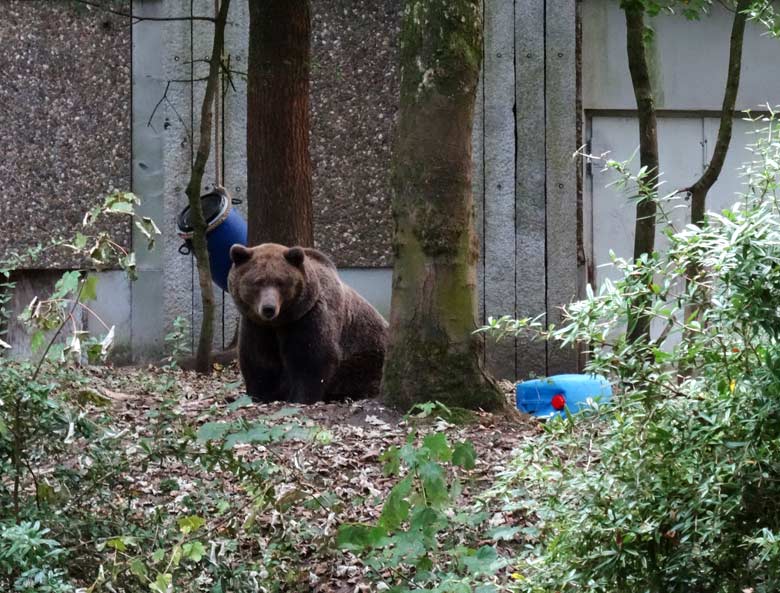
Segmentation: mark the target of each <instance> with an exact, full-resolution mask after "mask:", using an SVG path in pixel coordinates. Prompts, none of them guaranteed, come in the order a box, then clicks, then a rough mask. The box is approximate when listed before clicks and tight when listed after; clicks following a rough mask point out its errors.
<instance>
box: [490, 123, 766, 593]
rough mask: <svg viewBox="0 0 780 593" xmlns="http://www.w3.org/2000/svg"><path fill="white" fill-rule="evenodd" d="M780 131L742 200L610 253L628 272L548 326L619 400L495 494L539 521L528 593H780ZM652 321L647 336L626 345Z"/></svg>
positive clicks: (521, 460)
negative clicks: (699, 222) (658, 239)
mask: <svg viewBox="0 0 780 593" xmlns="http://www.w3.org/2000/svg"><path fill="white" fill-rule="evenodd" d="M768 124H769V126H770V128H769V130H768V131H767V132H766V133H764V134H763V136H762V137H761V139H760V140H759V142H758V143H757V144H756V146H755V147H754V154H755V161H754V162H753V163H751V164H750V165H749V166H748V167H747V168H746V171H747V172H748V174H749V176H748V179H747V193H746V195H745V196H744V197H743V200H742V201H741V202H740V203H738V204H736V205H735V206H734V207H733V208H731V209H729V210H726V211H723V212H721V213H719V214H716V213H713V214H710V215H709V216H708V219H707V221H706V223H705V224H704V225H703V226H702V227H701V228H698V227H696V226H693V225H688V226H687V227H686V228H684V229H682V230H680V231H678V232H674V230H673V229H671V228H670V229H669V231H668V247H667V249H666V250H665V251H664V252H656V253H653V254H652V255H650V256H645V257H642V258H641V259H639V260H637V261H635V262H630V261H625V260H622V259H619V258H614V262H613V263H614V265H615V266H616V267H617V269H618V270H619V271H620V279H619V280H617V281H615V282H610V281H605V283H604V285H603V286H602V287H601V288H600V290H599V291H598V292H597V293H596V292H593V291H590V292H589V293H588V295H587V298H586V299H585V300H583V301H581V302H578V303H574V304H572V305H570V306H569V307H567V309H566V316H567V317H566V321H565V323H564V324H563V325H562V326H561V327H560V328H558V329H555V328H553V329H548V330H546V331H545V332H544V333H545V334H546V335H547V336H548V337H550V338H553V339H557V340H560V341H562V342H563V343H564V344H569V343H575V342H576V343H580V344H584V345H585V347H586V348H588V349H589V356H590V361H589V364H588V370H590V371H593V372H597V373H603V374H608V375H610V376H612V377H613V378H614V379H615V381H616V385H617V388H618V391H619V394H618V396H617V397H616V399H615V401H614V403H612V404H610V405H607V406H602V407H601V408H600V409H597V410H595V411H593V412H590V413H583V414H581V415H578V416H576V417H575V418H574V420H572V421H563V420H558V421H553V422H550V423H548V424H547V425H546V427H545V428H546V431H545V435H544V436H543V437H542V438H541V439H539V440H537V441H535V442H534V443H533V444H532V445H530V446H528V447H527V448H525V449H524V450H523V451H522V452H521V453H520V455H519V456H518V458H517V459H516V460H515V461H514V463H513V466H512V468H510V469H509V470H508V471H507V472H506V473H505V475H504V476H502V479H501V480H500V481H499V483H498V485H497V486H496V488H495V489H494V491H493V492H492V494H491V496H492V498H493V499H494V500H496V501H500V503H501V504H503V505H504V507H505V509H504V510H505V511H511V512H512V513H515V514H517V515H521V516H522V517H524V519H525V522H527V524H528V527H527V528H526V530H525V531H524V538H525V542H526V544H527V547H526V548H525V551H524V553H523V554H522V555H521V556H520V557H519V558H518V559H517V571H518V577H519V578H518V581H517V589H518V590H520V591H527V592H534V593H537V592H542V591H561V592H564V591H588V592H593V593H596V592H599V593H601V592H603V593H617V592H623V591H642V592H651V593H656V592H657V593H661V592H664V593H674V592H680V593H683V592H688V591H695V592H698V593H727V592H732V591H744V590H750V591H755V592H756V593H769V592H770V591H776V590H778V587H779V586H780V555H778V554H780V547H778V545H777V543H776V537H777V534H778V533H780V504H778V501H780V465H778V459H780V429H779V428H778V427H780V422H778V421H779V420H780V398H778V393H780V373H778V368H780V367H779V366H778V364H780V342H779V341H778V339H779V338H780V322H778V313H777V303H778V302H779V301H778V298H780V208H779V207H778V206H780V203H779V202H778V201H777V198H778V196H777V190H778V181H780V178H779V175H780V168H779V167H778V165H777V163H778V162H780V142H778V140H777V138H778V132H780V123H779V122H778V121H777V119H775V118H774V117H772V118H771V120H770V121H769V122H768ZM623 170H627V169H625V168H624V169H623ZM625 181H626V182H627V185H635V184H641V181H638V180H637V179H635V178H634V179H628V178H626V179H625ZM692 270H694V271H696V275H694V276H692V272H691V271H692ZM648 277H649V278H652V281H651V282H646V281H645V280H644V279H646V278H648ZM642 315H647V316H649V317H651V318H652V319H653V327H652V335H651V337H650V338H649V339H647V338H643V339H639V340H636V341H633V342H631V341H628V340H627V339H626V336H625V328H626V326H627V324H628V323H630V320H631V319H636V318H638V317H639V316H642ZM493 325H494V326H495V327H497V328H498V331H503V332H509V333H512V332H513V331H515V330H517V331H528V330H529V329H531V330H533V329H534V328H536V329H538V325H536V326H535V325H534V324H533V323H532V322H531V320H520V321H505V322H502V321H501V320H496V321H494V323H493Z"/></svg>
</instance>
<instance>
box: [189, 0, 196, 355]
mask: <svg viewBox="0 0 780 593" xmlns="http://www.w3.org/2000/svg"><path fill="white" fill-rule="evenodd" d="M194 4H195V0H190V174H192V167H193V165H194V162H195V47H194V46H195V21H193V20H192V17H193V16H194V15H195V10H194ZM190 341H191V348H192V351H193V352H195V256H194V255H190Z"/></svg>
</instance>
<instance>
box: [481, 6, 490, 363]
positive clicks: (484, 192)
mask: <svg viewBox="0 0 780 593" xmlns="http://www.w3.org/2000/svg"><path fill="white" fill-rule="evenodd" d="M489 1H490V0H482V3H481V4H482V113H480V114H479V115H480V117H481V118H482V126H481V128H482V130H481V132H480V133H481V134H482V140H481V142H480V150H481V151H482V154H481V155H480V156H481V159H482V198H481V199H482V241H481V243H482V244H481V246H480V247H481V248H482V315H481V319H482V322H483V323H486V322H487V305H486V304H485V301H486V298H487V265H486V262H485V254H486V253H487V233H486V231H487V224H486V222H485V221H486V220H487V216H486V212H487V175H485V170H486V169H485V167H486V159H485V136H486V132H485V120H486V118H485V113H486V111H487V110H486V109H485V86H486V85H485V79H486V74H487V68H486V67H485V65H486V64H485V61H486V56H485V19H486V10H485V2H489ZM482 357H483V363H484V362H486V359H487V353H486V352H485V349H484V348H483V352H482Z"/></svg>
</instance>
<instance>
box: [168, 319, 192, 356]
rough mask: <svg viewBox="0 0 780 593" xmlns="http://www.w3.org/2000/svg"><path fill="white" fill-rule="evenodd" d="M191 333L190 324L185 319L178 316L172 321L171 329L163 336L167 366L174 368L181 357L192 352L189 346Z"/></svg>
mask: <svg viewBox="0 0 780 593" xmlns="http://www.w3.org/2000/svg"><path fill="white" fill-rule="evenodd" d="M191 336H192V331H191V328H190V323H189V321H187V319H186V318H185V317H182V316H181V315H178V316H177V317H176V319H174V320H173V328H172V329H171V331H170V332H168V333H167V334H166V335H165V344H166V347H167V350H168V352H169V354H168V364H169V365H170V366H176V361H177V360H179V359H180V358H181V357H182V356H185V355H187V354H190V353H191V352H192V348H191V347H190V344H191Z"/></svg>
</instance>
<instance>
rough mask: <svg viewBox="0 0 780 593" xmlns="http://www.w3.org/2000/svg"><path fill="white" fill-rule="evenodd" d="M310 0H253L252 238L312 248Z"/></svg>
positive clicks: (250, 101) (249, 132) (249, 200)
mask: <svg viewBox="0 0 780 593" xmlns="http://www.w3.org/2000/svg"><path fill="white" fill-rule="evenodd" d="M310 37H311V14H310V9H309V0H249V64H248V72H247V74H248V79H247V136H246V139H247V147H246V151H247V173H248V175H249V180H248V185H247V208H248V218H249V221H248V227H249V228H248V232H249V244H250V245H257V244H259V243H267V242H273V243H281V244H283V245H304V246H312V245H313V243H314V233H313V224H312V205H311V159H310V157H309V68H310V51H311V50H310Z"/></svg>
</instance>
